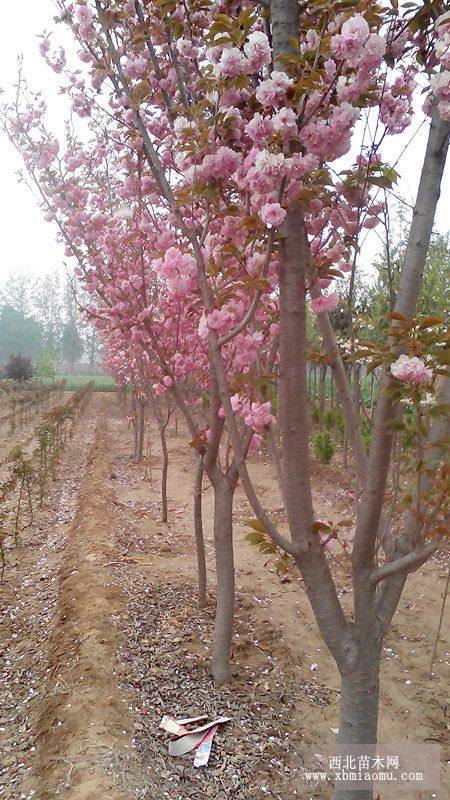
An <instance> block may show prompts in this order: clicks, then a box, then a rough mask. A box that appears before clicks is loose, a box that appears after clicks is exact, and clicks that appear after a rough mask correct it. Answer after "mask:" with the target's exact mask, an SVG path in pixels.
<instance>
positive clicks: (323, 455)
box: [314, 431, 334, 464]
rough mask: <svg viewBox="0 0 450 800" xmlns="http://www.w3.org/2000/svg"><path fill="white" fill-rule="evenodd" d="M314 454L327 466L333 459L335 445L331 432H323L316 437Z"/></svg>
mask: <svg viewBox="0 0 450 800" xmlns="http://www.w3.org/2000/svg"><path fill="white" fill-rule="evenodd" d="M314 452H315V454H316V456H317V458H318V459H319V461H323V462H324V463H325V464H328V462H329V461H331V459H332V458H333V455H334V445H333V440H332V438H331V434H330V432H329V431H321V433H318V434H317V436H315V437H314Z"/></svg>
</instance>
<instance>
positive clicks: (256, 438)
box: [248, 433, 262, 453]
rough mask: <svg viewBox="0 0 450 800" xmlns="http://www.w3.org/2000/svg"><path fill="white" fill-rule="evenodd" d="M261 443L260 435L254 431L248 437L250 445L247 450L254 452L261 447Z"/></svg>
mask: <svg viewBox="0 0 450 800" xmlns="http://www.w3.org/2000/svg"><path fill="white" fill-rule="evenodd" d="M261 445H262V436H261V435H260V434H259V433H254V434H253V436H252V438H251V439H250V447H249V448H248V449H249V452H250V453H254V452H256V451H257V450H259V449H260V448H261Z"/></svg>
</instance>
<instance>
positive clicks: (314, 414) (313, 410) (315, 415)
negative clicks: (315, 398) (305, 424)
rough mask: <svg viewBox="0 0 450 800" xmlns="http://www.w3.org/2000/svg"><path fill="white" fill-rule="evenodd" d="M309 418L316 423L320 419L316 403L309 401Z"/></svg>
mask: <svg viewBox="0 0 450 800" xmlns="http://www.w3.org/2000/svg"><path fill="white" fill-rule="evenodd" d="M310 409H311V419H312V421H313V422H315V423H318V422H319V419H320V412H319V409H318V407H317V404H316V403H311V406H310Z"/></svg>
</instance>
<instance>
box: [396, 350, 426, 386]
mask: <svg viewBox="0 0 450 800" xmlns="http://www.w3.org/2000/svg"><path fill="white" fill-rule="evenodd" d="M391 373H392V375H393V376H394V378H397V379H398V380H399V381H404V382H405V383H412V384H417V385H418V386H427V385H428V384H430V383H431V381H432V380H433V370H432V369H430V368H429V367H426V366H425V364H424V362H423V361H422V359H421V358H417V356H412V357H409V356H406V355H404V354H402V355H401V356H399V357H398V359H397V361H394V363H393V364H391Z"/></svg>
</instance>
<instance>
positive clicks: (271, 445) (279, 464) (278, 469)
mask: <svg viewBox="0 0 450 800" xmlns="http://www.w3.org/2000/svg"><path fill="white" fill-rule="evenodd" d="M266 439H267V451H268V453H269V458H270V461H271V464H272V467H273V468H274V470H275V474H276V476H277V481H278V489H279V491H280V498H281V502H282V503H283V506H284V508H286V496H285V493H284V472H283V460H282V457H281V452H280V448H279V446H278V443H277V441H276V439H275V434H274V432H273V430H269V431H268V432H267V434H266Z"/></svg>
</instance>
